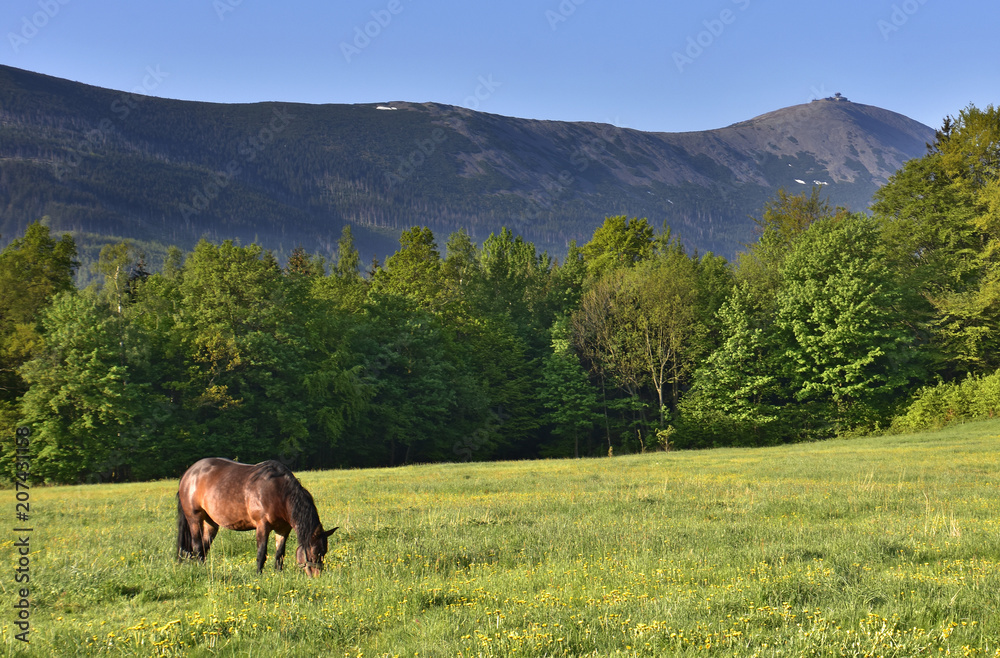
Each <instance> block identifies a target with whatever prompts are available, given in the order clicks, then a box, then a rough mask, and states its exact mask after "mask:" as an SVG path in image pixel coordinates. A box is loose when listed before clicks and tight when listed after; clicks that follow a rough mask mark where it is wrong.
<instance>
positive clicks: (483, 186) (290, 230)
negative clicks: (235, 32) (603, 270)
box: [0, 67, 934, 256]
mask: <svg viewBox="0 0 1000 658" xmlns="http://www.w3.org/2000/svg"><path fill="white" fill-rule="evenodd" d="M387 108H394V109H387ZM933 136H934V131H933V130H932V129H931V128H929V127H927V126H924V125H923V124H920V123H918V122H916V121H913V120H911V119H908V118H906V117H904V116H902V115H899V114H896V113H893V112H890V111H888V110H883V109H880V108H877V107H872V106H868V105H862V104H859V103H853V102H850V101H847V100H846V99H843V98H837V99H826V100H819V101H814V102H812V103H808V104H805V105H797V106H793V107H789V108H785V109H782V110H778V111H776V112H771V113H768V114H764V115H762V116H759V117H756V118H753V119H750V120H748V121H744V122H741V123H737V124H734V125H732V126H728V127H726V128H721V129H718V130H710V131H704V132H688V133H666V132H665V133H647V132H641V131H636V130H629V129H622V128H617V127H615V126H611V125H607V124H596V123H573V122H558V121H537V120H526V119H516V118H510V117H502V116H497V115H491V114H485V113H481V112H473V111H470V110H467V109H464V108H459V107H453V106H446V105H439V104H434V103H423V104H415V103H406V102H396V103H387V104H381V105H380V104H375V103H372V104H362V105H305V104H295V103H255V104H231V105H229V104H213V103H199V102H190V101H175V100H166V99H160V98H154V97H148V96H140V95H133V94H130V93H123V92H120V91H113V90H108V89H101V88H97V87H91V86H87V85H83V84H79V83H75V82H70V81H67V80H61V79H58V78H52V77H49V76H44V75H39V74H35V73H30V72H27V71H23V70H19V69H14V68H10V67H0V235H2V236H3V239H4V241H6V240H9V239H10V238H11V237H13V236H15V235H17V234H19V233H20V232H22V231H23V229H24V227H25V226H26V225H27V224H28V223H29V222H31V221H34V220H36V219H38V218H39V217H42V216H45V215H48V216H49V217H50V218H51V225H52V227H53V228H54V229H55V230H56V231H66V230H71V231H78V232H81V233H90V234H103V235H116V236H121V237H128V238H133V239H139V240H150V241H155V242H161V243H168V244H170V243H172V244H177V245H179V246H182V247H190V246H191V245H192V244H193V243H194V242H195V241H196V240H197V239H198V238H200V237H203V236H205V237H208V238H210V239H213V240H221V239H225V238H236V239H239V240H241V241H243V242H250V241H256V242H259V243H261V244H263V245H264V246H267V247H270V248H273V249H275V250H277V251H279V252H287V251H288V250H290V249H291V248H293V247H295V246H296V245H298V244H302V245H304V246H305V247H306V248H307V249H308V250H309V251H312V252H318V253H328V252H329V251H330V250H331V249H332V247H333V245H334V243H335V241H336V239H337V237H338V236H339V234H340V231H341V228H342V226H343V225H344V224H351V225H352V226H353V227H355V235H356V238H357V241H358V243H359V246H360V247H361V249H362V251H363V252H364V253H366V254H368V255H371V254H373V253H374V254H378V255H379V256H383V255H385V254H386V253H391V252H392V251H393V250H394V249H395V245H396V242H395V237H396V235H398V231H399V230H400V229H402V228H406V227H409V226H412V225H415V224H426V225H428V226H430V227H431V228H432V229H433V230H434V231H435V234H436V235H438V236H439V240H440V241H441V242H442V243H443V242H444V238H445V237H446V236H447V234H448V233H450V232H451V231H454V230H456V229H458V228H465V229H466V230H467V231H469V233H470V234H471V235H473V237H475V238H478V239H482V238H485V237H486V236H488V235H489V233H490V232H493V231H498V230H499V228H500V227H501V226H503V225H506V226H510V227H511V228H513V229H514V230H516V231H517V232H519V233H521V234H522V235H524V236H525V237H526V238H528V239H530V240H532V241H533V242H535V243H536V244H537V245H538V246H539V247H541V248H547V249H550V250H552V251H553V252H555V253H559V252H561V251H563V250H564V249H565V245H566V244H567V242H568V241H569V240H571V239H576V240H581V241H582V240H586V239H588V238H589V236H590V235H591V233H592V232H593V230H594V228H595V227H596V226H598V225H600V223H601V222H602V221H603V219H604V217H605V216H607V215H613V214H627V215H629V216H639V217H642V216H645V217H648V218H649V219H650V220H651V221H652V222H653V223H654V224H656V225H659V224H660V223H661V222H662V221H666V222H667V223H668V224H670V225H671V226H672V227H673V228H674V229H675V231H676V232H678V233H679V234H680V235H681V236H682V238H683V239H684V240H685V241H686V242H687V243H688V244H689V245H690V246H692V247H696V248H698V249H700V250H703V251H704V250H712V251H715V252H717V253H721V254H723V255H726V256H732V255H733V254H734V253H735V252H736V251H737V250H738V249H739V248H740V244H741V243H742V242H745V241H746V240H747V239H749V238H750V236H751V233H750V228H751V226H752V222H751V221H750V220H749V218H748V216H749V215H751V214H755V213H757V212H758V211H759V209H760V207H761V205H762V204H763V203H764V201H765V200H767V199H768V198H769V197H771V196H772V195H773V194H774V192H775V191H776V190H777V189H779V188H780V187H785V188H788V189H791V190H793V191H794V190H796V189H797V188H799V187H803V188H806V187H809V186H812V185H813V184H814V183H816V182H819V183H822V184H824V188H825V190H824V191H825V192H826V194H827V195H828V196H829V198H830V200H831V202H833V203H835V204H842V205H847V206H849V207H851V208H853V209H856V210H863V209H864V208H865V207H866V206H867V204H868V202H869V200H870V197H871V194H872V192H873V191H874V190H875V189H877V187H878V186H879V185H881V184H882V183H884V182H885V181H886V179H887V177H888V176H889V175H891V173H892V172H893V171H895V169H896V168H898V167H899V166H900V164H902V163H903V162H904V161H906V160H907V159H909V158H912V157H915V156H919V155H921V154H923V153H924V152H925V148H926V147H925V145H926V143H927V142H929V141H930V140H932V139H933Z"/></svg>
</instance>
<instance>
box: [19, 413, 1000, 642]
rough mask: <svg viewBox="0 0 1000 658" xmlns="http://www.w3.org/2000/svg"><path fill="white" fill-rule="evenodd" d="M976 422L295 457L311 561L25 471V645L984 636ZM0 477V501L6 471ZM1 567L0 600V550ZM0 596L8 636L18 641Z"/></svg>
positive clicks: (985, 527)
mask: <svg viewBox="0 0 1000 658" xmlns="http://www.w3.org/2000/svg"><path fill="white" fill-rule="evenodd" d="M998 448H1000V422H985V423H978V424H969V425H964V426H959V427H955V428H951V429H947V430H942V431H939V432H935V433H927V434H918V435H909V436H897V437H883V438H871V439H856V440H850V441H829V442H824V443H813V444H800V445H793V446H784V447H778V448H767V449H752V450H751V449H742V450H713V451H705V452H677V453H651V454H646V455H636V456H630V457H615V458H606V459H590V460H578V461H576V460H564V461H541V462H517V463H505V464H447V465H430V466H416V467H407V468H399V469H393V470H358V471H331V472H313V473H306V472H303V473H300V478H301V480H302V481H303V483H304V484H305V485H306V487H307V488H308V489H310V491H312V493H313V494H314V496H315V497H316V500H317V501H318V503H319V506H320V514H321V517H322V519H323V521H324V523H325V525H327V526H328V527H329V526H333V525H339V526H341V530H340V531H338V532H337V533H336V534H335V535H334V536H333V538H331V552H330V554H329V556H328V561H327V570H326V572H325V573H324V574H323V575H322V576H321V577H320V578H318V579H314V580H310V579H308V578H306V577H305V576H304V575H303V574H302V573H300V572H299V571H298V570H297V569H293V568H289V569H287V570H286V571H285V572H284V573H281V574H276V573H275V572H274V570H273V567H272V564H271V562H270V560H269V564H268V566H267V567H266V568H265V571H264V573H263V574H262V575H261V576H258V575H257V574H256V573H255V568H254V566H255V548H254V545H253V538H252V534H250V533H236V532H230V531H222V532H220V534H219V537H218V539H217V540H216V544H215V545H214V546H213V549H212V554H211V557H210V560H209V561H208V563H207V564H205V565H200V564H196V563H183V564H177V563H175V562H174V560H173V554H174V542H175V536H174V532H175V509H176V508H175V501H174V492H175V490H176V483H175V482H172V481H170V482H167V481H163V482H155V483H145V484H129V485H100V486H79V487H54V488H46V489H33V490H32V492H31V495H32V499H31V504H32V511H33V512H34V517H33V519H32V520H33V524H34V527H35V531H34V534H33V535H32V539H31V541H32V547H33V552H32V554H31V578H32V581H31V586H32V596H33V599H32V605H33V606H34V607H33V611H32V617H31V621H32V623H33V632H32V635H31V645H30V648H31V650H32V653H35V654H37V655H45V656H50V655H58V656H72V655H143V656H148V655H160V654H162V655H194V656H209V655H212V656H215V655H222V656H230V655H231V656H237V655H239V656H257V655H261V656H264V655H269V656H275V655H290V656H291V655H294V656H309V655H334V656H339V655H345V656H346V655H349V656H358V655H364V656H378V655H401V656H413V655H420V656H458V655H461V656H478V655H482V656H506V655H534V656H543V655H564V654H565V655H601V656H606V655H623V656H625V655H651V656H659V655H664V654H674V655H695V654H716V655H740V656H744V655H753V654H755V653H756V654H759V655H767V656H778V655H788V656H801V655H851V656H854V655H883V656H892V655H896V656H913V655H918V654H932V653H933V654H935V655H937V654H939V653H941V652H942V650H943V651H950V652H951V654H952V655H1000V651H998V649H1000V643H998V639H997V638H1000V617H998V614H997V603H998V596H997V592H998V591H1000V568H998V567H1000V532H998V531H1000V527H998V522H997V514H998V510H1000V486H998V484H1000V482H998V480H1000V451H998ZM0 495H8V496H10V499H11V505H10V507H11V508H12V507H13V496H14V494H13V492H12V491H7V492H6V493H5V494H4V493H0ZM6 539H7V541H5V542H4V545H5V546H7V547H11V550H13V549H12V545H13V541H14V537H13V536H12V533H8V535H7V537H6ZM290 541H293V542H294V540H293V539H292V540H290ZM290 548H294V547H290ZM269 553H273V539H272V545H271V549H270V551H269ZM3 584H4V587H5V588H6V594H5V597H6V599H5V600H9V599H10V598H11V596H12V594H13V588H14V584H13V575H12V573H11V571H10V570H8V576H6V577H5V578H4V582H3ZM5 610H7V612H6V613H5V615H4V617H5V618H3V619H0V626H2V630H3V636H2V637H3V643H4V644H3V646H4V647H5V649H6V651H7V652H8V653H10V652H15V651H17V650H19V647H20V645H21V643H19V642H17V641H15V640H14V639H13V633H14V632H15V629H14V628H13V626H12V623H11V622H12V621H13V609H12V608H11V607H9V606H6V607H5Z"/></svg>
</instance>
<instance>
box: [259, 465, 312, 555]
mask: <svg viewBox="0 0 1000 658" xmlns="http://www.w3.org/2000/svg"><path fill="white" fill-rule="evenodd" d="M252 477H253V478H254V479H258V478H259V479H263V480H275V479H280V480H284V482H285V492H286V493H287V495H288V498H289V503H290V505H289V506H290V508H291V514H292V518H291V522H292V525H294V526H295V534H296V535H297V536H298V539H299V544H300V545H302V546H306V545H307V543H308V541H309V538H310V537H312V536H313V533H314V532H316V529H317V528H319V527H320V521H319V512H318V511H317V510H316V503H315V501H313V497H312V494H311V493H309V492H308V491H306V488H305V487H303V486H302V483H301V482H299V480H298V478H297V477H295V474H294V473H292V471H291V469H290V468H288V467H287V466H285V465H284V464H282V463H281V462H278V461H275V460H273V459H270V460H268V461H266V462H261V463H260V464H257V469H256V470H255V472H254V473H253V475H252Z"/></svg>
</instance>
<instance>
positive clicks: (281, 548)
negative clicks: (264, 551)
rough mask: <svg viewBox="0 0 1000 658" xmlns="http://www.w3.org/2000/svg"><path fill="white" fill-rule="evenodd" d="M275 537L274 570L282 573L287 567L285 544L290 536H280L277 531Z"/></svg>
mask: <svg viewBox="0 0 1000 658" xmlns="http://www.w3.org/2000/svg"><path fill="white" fill-rule="evenodd" d="M274 537H275V540H274V544H275V546H274V570H275V571H281V569H282V567H284V566H285V542H286V541H287V540H288V535H280V534H278V532H277V531H275V533H274Z"/></svg>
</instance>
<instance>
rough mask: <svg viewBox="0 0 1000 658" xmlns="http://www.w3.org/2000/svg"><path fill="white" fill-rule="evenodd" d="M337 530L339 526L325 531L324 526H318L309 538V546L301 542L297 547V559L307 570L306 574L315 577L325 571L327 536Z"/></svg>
mask: <svg viewBox="0 0 1000 658" xmlns="http://www.w3.org/2000/svg"><path fill="white" fill-rule="evenodd" d="M336 531H337V528H334V529H333V530H327V531H324V530H323V526H320V527H318V528H316V532H314V533H313V534H312V537H310V538H309V544H308V545H307V546H303V545H302V544H299V547H298V548H296V549H295V561H296V562H298V563H299V566H300V567H302V568H303V569H305V570H306V575H308V576H309V577H310V578H315V577H316V576H318V575H319V574H320V572H322V571H323V557H324V556H325V555H326V551H327V537H329V536H330V535H332V534H333V533H334V532H336Z"/></svg>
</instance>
